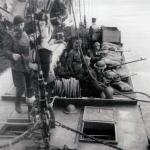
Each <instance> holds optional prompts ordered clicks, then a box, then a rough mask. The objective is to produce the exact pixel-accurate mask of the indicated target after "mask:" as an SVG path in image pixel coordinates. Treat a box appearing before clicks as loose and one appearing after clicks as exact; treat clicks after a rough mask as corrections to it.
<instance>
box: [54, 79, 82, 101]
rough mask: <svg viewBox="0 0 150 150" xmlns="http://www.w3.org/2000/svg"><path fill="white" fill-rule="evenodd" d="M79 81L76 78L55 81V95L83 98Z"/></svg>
mask: <svg viewBox="0 0 150 150" xmlns="http://www.w3.org/2000/svg"><path fill="white" fill-rule="evenodd" d="M80 91H81V90H80V84H79V80H76V79H75V78H70V79H63V78H62V79H61V80H56V81H55V86H54V95H57V96H60V97H62V96H66V97H70V98H77V97H81V92H80Z"/></svg>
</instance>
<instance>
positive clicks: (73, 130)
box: [56, 121, 123, 150]
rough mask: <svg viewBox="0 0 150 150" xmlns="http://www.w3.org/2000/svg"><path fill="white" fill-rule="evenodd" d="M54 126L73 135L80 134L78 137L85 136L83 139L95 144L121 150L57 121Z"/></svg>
mask: <svg viewBox="0 0 150 150" xmlns="http://www.w3.org/2000/svg"><path fill="white" fill-rule="evenodd" d="M56 126H58V127H62V128H64V129H66V130H69V131H72V132H75V133H77V134H80V135H82V136H85V137H87V138H90V139H91V140H94V141H95V142H98V143H100V144H103V145H106V146H108V147H112V148H114V149H117V150H123V149H122V148H120V147H118V146H115V145H112V144H109V143H108V142H105V141H104V140H100V139H97V138H94V137H92V136H89V135H87V134H85V133H83V132H81V131H79V130H75V129H73V128H70V127H69V126H66V125H64V124H62V123H60V122H58V121H56Z"/></svg>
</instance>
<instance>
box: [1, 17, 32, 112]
mask: <svg viewBox="0 0 150 150" xmlns="http://www.w3.org/2000/svg"><path fill="white" fill-rule="evenodd" d="M13 25H14V29H13V31H12V32H9V33H8V34H6V35H5V37H4V41H3V51H4V55H5V56H6V58H7V59H9V60H10V63H11V70H12V77H13V82H14V85H15V87H16V101H15V110H16V111H17V112H18V113H21V111H22V110H21V97H22V95H23V94H24V92H25V90H26V96H27V98H28V99H33V98H34V97H33V89H32V86H31V76H30V73H29V70H30V68H29V49H30V46H29V38H28V36H27V34H26V32H24V19H23V18H22V17H21V16H15V17H14V21H13Z"/></svg>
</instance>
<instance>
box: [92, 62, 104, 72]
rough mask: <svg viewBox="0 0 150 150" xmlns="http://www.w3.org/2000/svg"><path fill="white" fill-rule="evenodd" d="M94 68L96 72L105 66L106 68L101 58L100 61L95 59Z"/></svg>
mask: <svg viewBox="0 0 150 150" xmlns="http://www.w3.org/2000/svg"><path fill="white" fill-rule="evenodd" d="M94 68H95V69H96V71H97V72H98V73H100V72H102V71H103V70H104V69H105V68H106V64H105V62H104V61H103V60H100V61H97V62H96V63H95V64H94Z"/></svg>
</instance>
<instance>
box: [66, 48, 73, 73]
mask: <svg viewBox="0 0 150 150" xmlns="http://www.w3.org/2000/svg"><path fill="white" fill-rule="evenodd" d="M72 61H73V53H72V51H71V52H70V53H69V56H68V59H67V64H68V69H69V71H70V72H71V73H72V74H73V68H72Z"/></svg>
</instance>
